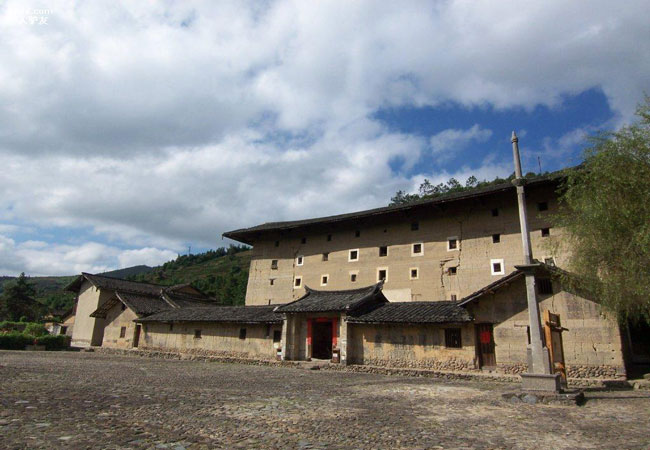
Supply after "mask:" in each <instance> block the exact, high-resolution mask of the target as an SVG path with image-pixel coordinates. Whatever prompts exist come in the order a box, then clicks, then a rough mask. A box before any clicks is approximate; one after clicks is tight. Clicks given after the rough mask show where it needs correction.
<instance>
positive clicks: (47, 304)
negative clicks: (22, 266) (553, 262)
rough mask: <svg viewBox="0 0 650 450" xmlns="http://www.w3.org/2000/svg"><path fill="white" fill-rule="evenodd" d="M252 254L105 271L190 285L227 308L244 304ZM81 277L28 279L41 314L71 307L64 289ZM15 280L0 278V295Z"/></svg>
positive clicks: (212, 253)
mask: <svg viewBox="0 0 650 450" xmlns="http://www.w3.org/2000/svg"><path fill="white" fill-rule="evenodd" d="M250 259H251V251H250V249H249V248H248V247H245V246H234V245H231V246H230V247H229V248H219V249H217V250H209V251H207V252H205V253H199V254H195V255H182V256H178V258H176V259H175V260H173V261H169V262H166V263H165V264H163V265H162V266H157V267H148V266H134V267H129V268H126V269H119V270H114V271H111V272H106V273H105V275H108V276H112V277H116V278H125V279H129V280H134V281H143V282H147V283H155V284H161V285H165V286H169V285H174V284H184V283H189V284H192V286H195V287H196V288H198V289H200V290H201V291H203V292H205V293H206V294H208V295H210V296H213V297H216V298H217V299H218V300H219V301H220V302H221V303H223V304H224V305H243V304H244V299H245V296H246V283H247V282H248V267H249V265H250ZM77 275H78V274H74V275H70V276H61V277H28V282H29V284H31V285H32V286H33V288H34V291H35V294H34V298H35V299H36V300H37V302H38V303H39V304H41V305H42V308H41V309H42V315H47V314H54V315H58V314H60V313H61V312H62V311H65V310H67V309H69V308H71V307H72V305H73V304H74V299H75V295H74V294H73V293H70V292H65V291H64V290H63V289H64V288H65V287H66V286H67V285H68V284H69V283H71V282H72V281H73V280H74V279H75V277H76V276H77ZM15 280H16V277H0V294H2V291H3V289H4V285H5V284H6V283H12V282H15Z"/></svg>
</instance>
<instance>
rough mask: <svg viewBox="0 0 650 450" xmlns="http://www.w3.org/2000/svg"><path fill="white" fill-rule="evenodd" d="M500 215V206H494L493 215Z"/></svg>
mask: <svg viewBox="0 0 650 450" xmlns="http://www.w3.org/2000/svg"><path fill="white" fill-rule="evenodd" d="M498 215H499V208H492V217H497V216H498Z"/></svg>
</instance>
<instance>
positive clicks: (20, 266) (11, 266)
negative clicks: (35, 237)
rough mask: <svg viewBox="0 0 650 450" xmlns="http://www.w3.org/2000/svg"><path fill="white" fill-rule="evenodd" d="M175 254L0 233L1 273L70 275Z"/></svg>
mask: <svg viewBox="0 0 650 450" xmlns="http://www.w3.org/2000/svg"><path fill="white" fill-rule="evenodd" d="M175 257H176V253H174V252H172V251H170V250H163V249H157V248H141V249H134V250H123V249H120V248H118V247H113V246H109V245H105V244H101V243H97V242H87V243H85V244H82V245H78V246H74V245H67V244H49V243H45V242H37V241H26V242H22V243H17V242H15V241H14V240H12V239H10V238H7V237H6V236H3V235H0V275H17V274H19V273H20V272H25V273H28V274H30V275H34V276H38V275H71V274H76V273H80V272H91V273H92V272H94V273H98V272H105V271H108V270H112V269H115V268H121V267H130V266H134V265H139V264H147V265H152V266H153V265H159V264H162V263H164V262H166V261H169V260H171V259H174V258H175Z"/></svg>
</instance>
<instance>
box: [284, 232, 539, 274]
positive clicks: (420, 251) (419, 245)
mask: <svg viewBox="0 0 650 450" xmlns="http://www.w3.org/2000/svg"><path fill="white" fill-rule="evenodd" d="M540 231H541V235H542V237H547V236H550V234H551V229H550V228H542V229H541V230H540ZM500 242H501V235H500V234H493V235H492V243H494V244H498V243H500ZM459 244H460V242H459V241H458V238H457V237H456V236H452V237H449V238H447V251H454V250H458V249H459ZM378 250H379V252H378V254H379V257H380V258H383V257H386V256H388V246H387V245H382V246H380V247H379V248H378ZM359 255H360V252H359V249H358V248H355V249H351V250H348V262H356V261H359ZM423 255H424V243H423V242H416V243H414V244H411V256H423ZM329 256H330V254H329V252H325V253H323V254H322V255H321V260H322V261H329ZM304 264H305V257H304V255H298V256H297V257H296V266H302V265H304ZM277 268H278V260H277V259H273V260H271V269H274V270H276V269H277Z"/></svg>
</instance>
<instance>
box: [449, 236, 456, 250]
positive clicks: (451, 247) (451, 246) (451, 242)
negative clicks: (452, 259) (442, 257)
mask: <svg viewBox="0 0 650 450" xmlns="http://www.w3.org/2000/svg"><path fill="white" fill-rule="evenodd" d="M452 250H458V238H457V237H456V236H452V237H450V238H447V251H448V252H450V251H452Z"/></svg>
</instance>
